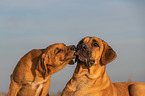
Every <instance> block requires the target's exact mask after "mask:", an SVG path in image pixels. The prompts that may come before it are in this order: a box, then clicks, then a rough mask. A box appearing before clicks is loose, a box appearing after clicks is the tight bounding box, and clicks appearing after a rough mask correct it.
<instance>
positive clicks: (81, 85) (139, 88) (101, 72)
mask: <svg viewBox="0 0 145 96" xmlns="http://www.w3.org/2000/svg"><path fill="white" fill-rule="evenodd" d="M76 55H77V57H76V61H77V67H76V69H75V72H74V74H73V77H72V78H71V79H70V81H69V82H68V83H67V85H66V87H65V89H64V90H63V92H62V96H145V83H141V82H121V83H112V82H111V81H110V79H109V77H108V75H107V74H106V64H108V63H110V62H111V61H113V60H114V59H115V58H116V53H115V51H114V50H113V49H112V48H111V47H110V46H109V45H108V44H107V43H106V42H104V41H103V40H101V39H100V38H96V37H86V38H84V39H82V40H81V41H80V42H79V43H78V45H77V51H76Z"/></svg>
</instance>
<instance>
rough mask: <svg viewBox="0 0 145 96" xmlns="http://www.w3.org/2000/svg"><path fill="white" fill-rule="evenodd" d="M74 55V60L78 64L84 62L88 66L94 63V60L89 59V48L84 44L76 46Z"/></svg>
mask: <svg viewBox="0 0 145 96" xmlns="http://www.w3.org/2000/svg"><path fill="white" fill-rule="evenodd" d="M75 55H76V58H75V62H76V61H77V62H78V63H79V64H84V65H85V66H86V67H88V68H90V67H91V66H93V65H94V63H95V60H94V59H91V51H90V49H89V48H88V47H87V46H86V45H85V44H81V45H79V46H78V48H77V50H76V52H75Z"/></svg>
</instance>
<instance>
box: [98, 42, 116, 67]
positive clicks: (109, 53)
mask: <svg viewBox="0 0 145 96" xmlns="http://www.w3.org/2000/svg"><path fill="white" fill-rule="evenodd" d="M103 43H104V49H103V53H102V56H101V64H105V65H106V64H108V63H110V62H111V61H113V60H114V59H115V58H116V57H117V55H116V52H115V51H114V50H113V49H112V48H111V47H110V46H109V45H108V44H107V43H106V42H104V41H103Z"/></svg>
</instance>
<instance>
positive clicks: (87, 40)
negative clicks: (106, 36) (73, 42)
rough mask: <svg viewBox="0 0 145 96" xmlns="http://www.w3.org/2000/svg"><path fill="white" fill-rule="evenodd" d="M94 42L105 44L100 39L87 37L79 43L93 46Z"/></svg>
mask: <svg viewBox="0 0 145 96" xmlns="http://www.w3.org/2000/svg"><path fill="white" fill-rule="evenodd" d="M92 42H96V43H98V44H102V43H103V41H102V39H100V38H97V37H85V38H83V39H82V40H81V41H80V42H79V44H80V43H89V44H91V43H92Z"/></svg>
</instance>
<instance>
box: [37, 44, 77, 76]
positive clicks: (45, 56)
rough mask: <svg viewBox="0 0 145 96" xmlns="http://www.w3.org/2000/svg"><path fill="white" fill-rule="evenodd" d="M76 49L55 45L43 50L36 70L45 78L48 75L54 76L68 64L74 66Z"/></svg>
mask: <svg viewBox="0 0 145 96" xmlns="http://www.w3.org/2000/svg"><path fill="white" fill-rule="evenodd" d="M75 51H76V48H75V46H74V45H71V46H66V45H65V44H62V43H56V44H53V45H50V46H48V47H47V48H46V49H43V51H42V54H41V56H40V59H39V63H38V66H37V69H38V70H39V72H41V73H42V76H43V77H44V78H45V77H46V76H47V75H48V74H54V73H56V72H58V71H60V70H61V69H63V68H64V67H65V66H66V65H67V64H68V63H69V64H74V62H73V60H72V59H74V58H75V55H74V53H75Z"/></svg>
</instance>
